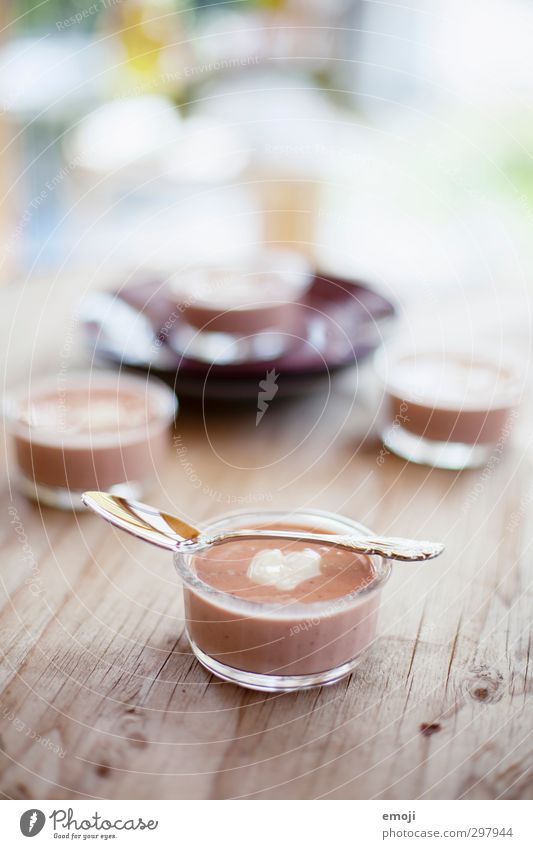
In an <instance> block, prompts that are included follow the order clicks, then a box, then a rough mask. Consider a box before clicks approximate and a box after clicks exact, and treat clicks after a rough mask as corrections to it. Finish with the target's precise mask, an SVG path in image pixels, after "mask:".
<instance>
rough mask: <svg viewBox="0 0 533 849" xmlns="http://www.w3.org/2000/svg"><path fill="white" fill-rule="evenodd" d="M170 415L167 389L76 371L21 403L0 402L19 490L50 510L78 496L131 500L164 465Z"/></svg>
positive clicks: (172, 402) (38, 388) (172, 409)
mask: <svg viewBox="0 0 533 849" xmlns="http://www.w3.org/2000/svg"><path fill="white" fill-rule="evenodd" d="M175 409H176V399H175V396H174V394H173V393H172V392H171V390H170V389H169V388H168V387H166V386H165V385H164V384H160V383H159V382H158V381H156V382H155V383H154V382H152V381H150V382H149V383H148V382H147V381H146V380H145V379H143V378H139V377H134V376H131V375H118V374H114V373H106V372H98V371H95V372H80V373H73V374H71V375H69V376H68V377H66V378H64V379H57V380H55V381H54V380H44V381H42V382H40V383H37V384H36V385H34V386H33V387H32V391H31V395H30V396H29V397H24V398H19V399H10V400H8V401H7V403H6V412H7V414H8V422H9V427H10V430H11V433H12V436H13V441H14V447H15V455H16V459H17V464H18V468H19V473H20V474H19V483H21V486H22V488H23V489H24V491H25V492H26V493H27V494H30V495H35V496H36V497H40V498H43V500H45V501H49V502H51V503H54V501H55V500H57V502H58V503H57V506H71V505H69V504H68V502H69V499H68V498H66V499H63V498H62V496H63V495H66V494H67V493H70V494H72V493H78V492H81V491H83V490H86V489H113V488H116V487H117V486H121V485H127V487H126V488H127V491H128V493H129V492H130V491H131V490H132V488H133V490H134V491H135V494H137V493H138V492H139V491H140V488H141V485H142V483H143V482H145V481H146V480H147V479H149V478H150V477H152V476H153V475H154V472H155V470H156V469H157V466H158V465H159V464H160V463H161V462H162V461H163V459H164V456H165V453H166V451H167V447H168V430H169V425H170V422H171V421H172V419H173V417H174V414H175ZM124 494H126V489H125V492H124ZM60 502H63V503H60ZM77 506H79V505H77Z"/></svg>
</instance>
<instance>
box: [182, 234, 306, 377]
mask: <svg viewBox="0 0 533 849" xmlns="http://www.w3.org/2000/svg"><path fill="white" fill-rule="evenodd" d="M312 277H313V275H312V271H311V267H310V265H309V264H308V262H307V261H306V260H305V259H304V258H303V257H302V256H300V255H298V254H295V253H293V252H290V251H281V250H279V251H275V250H266V251H264V252H263V253H261V254H259V255H258V256H257V257H256V259H255V261H254V262H253V263H252V262H250V263H245V264H241V265H240V266H237V267H235V268H223V267H220V268H216V267H200V268H192V269H188V270H187V271H184V272H182V273H180V274H179V275H176V277H175V279H174V280H173V282H172V283H171V288H172V291H173V294H174V295H175V296H176V299H177V303H178V309H179V312H180V317H181V320H180V322H179V323H177V325H176V327H175V328H174V329H173V331H172V333H171V334H170V336H169V344H170V346H171V347H172V349H173V350H174V351H176V352H177V353H178V354H180V355H181V356H184V357H188V358H193V359H196V360H199V361H201V362H206V363H210V364H217V365H228V364H234V363H244V362H254V361H263V360H270V359H274V358H276V357H279V356H281V355H282V354H283V353H284V352H285V351H286V350H287V349H288V348H289V347H290V346H291V345H292V344H293V343H294V335H295V333H297V330H298V301H299V299H300V298H302V297H303V296H304V295H305V293H306V292H307V290H308V289H309V287H310V285H311V282H312Z"/></svg>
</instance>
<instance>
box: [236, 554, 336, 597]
mask: <svg viewBox="0 0 533 849" xmlns="http://www.w3.org/2000/svg"><path fill="white" fill-rule="evenodd" d="M320 561H321V557H320V554H319V553H318V551H314V550H313V549H312V548H304V549H303V551H290V552H289V553H288V554H285V553H284V552H283V551H281V550H280V549H279V548H264V549H262V550H261V551H258V552H257V553H256V554H255V555H254V556H253V558H252V560H251V563H250V565H249V567H248V571H247V573H246V574H247V575H248V577H249V578H250V580H251V581H255V583H256V584H270V585H272V586H274V587H276V588H277V589H278V590H293V589H294V588H295V587H297V586H298V584H301V583H302V582H303V581H307V580H308V579H309V578H314V577H316V576H317V575H320Z"/></svg>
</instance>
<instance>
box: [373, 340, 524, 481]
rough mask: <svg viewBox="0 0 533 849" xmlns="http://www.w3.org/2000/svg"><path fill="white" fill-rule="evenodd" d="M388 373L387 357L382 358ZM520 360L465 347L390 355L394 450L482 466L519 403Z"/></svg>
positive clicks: (388, 423)
mask: <svg viewBox="0 0 533 849" xmlns="http://www.w3.org/2000/svg"><path fill="white" fill-rule="evenodd" d="M378 363H379V366H380V368H381V371H382V372H384V371H385V369H384V364H385V358H384V357H383V355H380V357H378ZM518 374H519V372H518V370H517V367H516V364H514V363H510V362H502V361H500V360H499V359H498V358H496V357H490V356H484V357H482V356H473V355H471V354H468V353H466V352H461V351H442V352H441V351H422V352H412V353H403V354H400V355H398V356H396V357H395V356H394V355H393V356H391V358H390V362H389V361H388V360H387V369H386V376H384V379H385V414H384V427H383V439H384V442H385V444H386V445H387V446H388V447H389V448H391V450H392V451H395V453H397V454H400V455H401V456H404V457H406V458H407V459H411V460H415V461H418V462H428V463H431V464H433V465H437V466H438V465H442V466H445V467H450V468H461V467H463V466H470V465H479V464H481V463H483V462H485V461H486V459H487V457H488V456H490V451H491V448H492V446H494V445H496V444H497V443H498V442H499V441H500V440H502V439H504V438H505V437H506V436H507V434H508V432H509V429H510V425H511V423H512V418H513V413H514V410H515V408H516V406H517V404H518V401H519V390H520V381H519V379H518Z"/></svg>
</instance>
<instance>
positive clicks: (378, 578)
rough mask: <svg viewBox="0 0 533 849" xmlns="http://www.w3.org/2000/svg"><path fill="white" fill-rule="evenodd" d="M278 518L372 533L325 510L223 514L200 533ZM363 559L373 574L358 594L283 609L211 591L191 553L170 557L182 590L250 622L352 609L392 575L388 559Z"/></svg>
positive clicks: (374, 555)
mask: <svg viewBox="0 0 533 849" xmlns="http://www.w3.org/2000/svg"><path fill="white" fill-rule="evenodd" d="M281 517H283V519H284V521H287V519H292V518H295V519H297V518H298V517H306V518H308V519H322V520H325V521H329V522H331V523H332V524H333V523H336V524H337V525H338V526H340V527H339V529H338V532H339V533H341V532H342V529H345V530H349V531H352V532H353V531H355V532H359V533H360V534H361V535H362V534H366V533H372V531H371V530H370V529H369V528H367V527H366V526H365V525H362V524H361V523H360V522H356V521H355V520H353V519H349V518H347V517H346V516H341V515H339V514H338V513H332V512H329V511H326V510H315V509H309V510H293V511H284V510H265V511H249V512H243V511H234V512H231V513H225V514H224V515H222V516H219V517H218V518H217V519H216V520H215V521H213V522H209V523H206V524H205V525H202V532H209V531H215V530H220V528H221V527H224V526H226V527H227V525H228V523H229V522H231V521H232V520H243V521H246V520H247V519H253V520H255V521H257V520H258V519H262V520H263V521H268V520H269V519H280V518H281ZM332 531H333V532H335V529H334V528H332ZM367 556H368V557H369V558H370V560H371V561H372V565H373V566H374V572H375V577H374V578H373V580H372V581H371V582H370V583H369V584H367V585H365V586H363V587H361V588H360V589H358V590H352V592H350V593H348V594H346V595H343V596H339V597H338V598H330V599H325V600H324V601H312V602H288V603H287V604H285V605H280V604H279V602H258V601H251V600H249V599H244V598H240V597H239V596H235V595H232V594H231V593H228V592H226V591H224V590H220V589H217V588H216V587H212V586H211V585H210V584H207V583H205V581H202V580H201V579H200V578H199V577H198V576H197V575H196V574H195V573H194V572H193V570H192V568H191V565H190V564H191V562H192V560H193V558H194V552H185V551H182V552H179V551H178V552H175V553H174V555H173V559H174V566H175V568H176V571H177V573H178V575H179V576H180V578H181V579H182V581H183V584H184V588H185V587H186V588H188V589H191V590H192V591H194V592H196V593H197V594H198V595H203V596H207V597H208V598H209V599H210V600H212V601H213V602H214V603H215V604H216V602H217V600H218V601H219V602H220V603H221V606H223V607H225V608H229V609H230V610H232V611H233V612H235V613H237V614H242V615H247V614H248V615H250V617H254V618H258V617H259V618H260V617H261V616H263V615H267V616H274V618H277V619H283V618H293V617H294V616H300V617H301V618H302V619H313V618H315V617H316V616H320V615H322V616H324V615H325V616H327V615H328V613H331V614H333V613H337V612H338V609H339V608H341V607H345V608H348V607H350V606H352V605H356V604H357V603H358V602H359V601H360V600H361V599H362V598H365V597H368V596H371V595H374V594H376V593H377V592H378V591H379V590H380V589H381V588H382V587H383V585H384V584H385V583H386V582H387V581H388V579H389V577H390V574H391V571H392V565H391V561H390V559H389V558H385V557H381V556H380V555H376V554H372V555H367Z"/></svg>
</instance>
